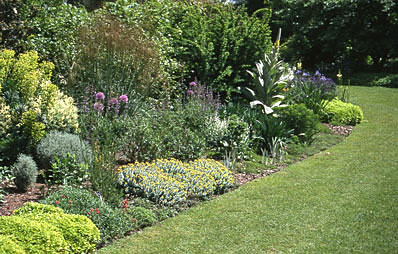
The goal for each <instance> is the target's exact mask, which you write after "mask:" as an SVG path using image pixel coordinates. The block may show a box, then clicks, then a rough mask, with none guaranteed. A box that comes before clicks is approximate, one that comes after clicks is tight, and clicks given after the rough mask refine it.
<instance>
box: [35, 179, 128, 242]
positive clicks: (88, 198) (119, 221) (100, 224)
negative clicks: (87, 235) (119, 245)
mask: <svg viewBox="0 0 398 254" xmlns="http://www.w3.org/2000/svg"><path fill="white" fill-rule="evenodd" d="M42 203H44V204H50V205H54V206H57V207H60V208H62V209H63V210H64V211H65V213H68V214H79V215H84V216H87V217H88V218H90V219H91V221H92V222H93V223H94V224H95V225H96V226H97V228H98V229H99V230H100V233H101V241H100V243H99V244H104V243H106V242H108V241H110V240H112V239H114V238H116V237H120V236H123V235H124V234H125V233H126V232H128V231H130V230H133V229H134V226H135V223H134V222H133V221H132V220H131V219H132V218H130V217H129V216H126V213H124V212H123V210H122V209H118V208H112V207H110V206H109V205H108V204H107V203H105V202H103V201H102V200H101V199H100V198H98V197H97V196H96V195H95V194H94V193H92V192H90V191H88V190H85V189H78V188H74V187H70V186H68V187H65V188H64V189H62V190H59V191H57V192H54V193H51V194H50V195H48V196H47V197H46V198H45V200H43V201H42Z"/></svg>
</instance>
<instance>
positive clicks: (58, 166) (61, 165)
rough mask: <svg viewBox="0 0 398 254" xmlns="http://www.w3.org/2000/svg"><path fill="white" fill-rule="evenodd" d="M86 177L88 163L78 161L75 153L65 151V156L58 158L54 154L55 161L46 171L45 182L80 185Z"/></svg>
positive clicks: (49, 183)
mask: <svg viewBox="0 0 398 254" xmlns="http://www.w3.org/2000/svg"><path fill="white" fill-rule="evenodd" d="M87 178H88V165H87V164H85V163H78V162H77V161H76V155H75V154H70V153H67V154H66V156H65V158H63V159H59V158H58V157H57V156H55V162H53V163H51V168H50V169H49V170H48V171H47V179H46V183H47V184H48V185H52V184H63V185H80V184H81V183H83V182H84V181H85V180H87Z"/></svg>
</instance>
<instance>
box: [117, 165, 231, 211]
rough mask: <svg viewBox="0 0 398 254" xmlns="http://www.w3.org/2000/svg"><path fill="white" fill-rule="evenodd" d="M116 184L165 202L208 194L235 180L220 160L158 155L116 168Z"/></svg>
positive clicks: (182, 200) (170, 203) (204, 196)
mask: <svg viewBox="0 0 398 254" xmlns="http://www.w3.org/2000/svg"><path fill="white" fill-rule="evenodd" d="M119 172H120V173H119V184H120V186H121V187H123V188H124V190H125V192H126V193H130V194H134V195H138V196H143V197H146V198H148V199H150V200H152V201H155V202H157V203H160V204H164V205H167V206H173V205H177V204H178V203H181V202H184V201H186V200H187V199H188V198H190V197H198V198H207V197H208V196H210V195H212V194H214V193H217V192H221V191H223V190H225V189H226V188H228V187H232V185H233V184H234V178H233V176H232V173H231V172H230V171H229V170H228V169H227V168H226V167H225V166H224V165H222V164H221V163H219V162H217V161H214V160H210V159H198V160H195V161H191V162H187V163H183V162H181V161H179V160H176V159H170V160H165V159H158V160H155V161H153V162H151V163H148V162H146V163H138V162H136V163H132V164H128V165H125V166H122V167H120V168H119Z"/></svg>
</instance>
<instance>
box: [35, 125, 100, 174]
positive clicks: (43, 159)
mask: <svg viewBox="0 0 398 254" xmlns="http://www.w3.org/2000/svg"><path fill="white" fill-rule="evenodd" d="M36 153H37V156H38V158H39V160H40V164H41V166H42V167H43V168H50V167H51V164H52V163H54V162H56V158H58V159H59V160H61V161H64V160H65V159H66V158H67V157H68V156H74V159H73V160H74V162H75V163H76V164H77V165H81V164H87V165H90V164H91V162H92V160H93V154H92V150H91V147H90V146H89V144H87V142H85V141H83V140H81V139H80V137H79V136H78V135H76V134H72V133H67V132H59V131H52V132H49V133H48V134H47V135H46V136H45V137H44V138H43V139H42V140H41V141H40V143H39V144H38V145H37V147H36ZM68 154H69V155H68ZM69 159H70V158H69ZM71 163H72V161H71Z"/></svg>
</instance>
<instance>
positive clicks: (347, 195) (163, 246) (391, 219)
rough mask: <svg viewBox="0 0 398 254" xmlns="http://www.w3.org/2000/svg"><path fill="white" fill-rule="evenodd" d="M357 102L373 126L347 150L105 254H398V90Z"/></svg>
mask: <svg viewBox="0 0 398 254" xmlns="http://www.w3.org/2000/svg"><path fill="white" fill-rule="evenodd" d="M351 98H352V100H353V101H354V102H356V103H358V104H359V105H360V106H361V107H362V109H363V111H364V115H365V121H364V122H363V123H362V124H360V125H359V126H357V127H356V128H355V129H354V131H353V133H352V134H351V135H350V136H349V137H348V138H347V139H345V140H344V141H343V142H341V143H339V144H338V145H336V146H334V147H332V148H330V149H328V150H325V151H323V152H321V153H318V154H316V155H314V156H312V157H310V158H308V159H306V160H304V161H301V162H298V163H295V164H293V165H291V166H289V167H287V168H286V169H284V170H283V171H281V172H279V173H276V174H273V175H271V176H269V177H265V178H262V179H258V180H255V181H253V182H251V183H249V184H246V185H244V186H242V187H241V188H239V189H237V190H235V191H233V192H230V193H227V194H225V195H222V196H220V197H218V198H216V199H214V200H211V201H209V202H205V203H202V204H200V205H198V206H195V207H194V208H192V209H190V210H187V211H185V212H183V213H181V214H180V215H178V216H177V217H174V218H172V219H168V220H166V221H163V222H161V223H159V224H157V225H156V226H153V227H150V228H147V229H145V230H143V232H141V233H139V234H135V235H133V236H130V237H127V238H124V239H121V240H119V241H117V242H116V243H114V244H112V245H111V246H108V247H106V248H103V249H101V250H100V251H99V252H98V253H100V254H108V253H396V251H397V250H398V184H397V183H398V149H397V144H398V131H397V126H398V90H397V89H396V90H394V89H387V88H375V87H351Z"/></svg>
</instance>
